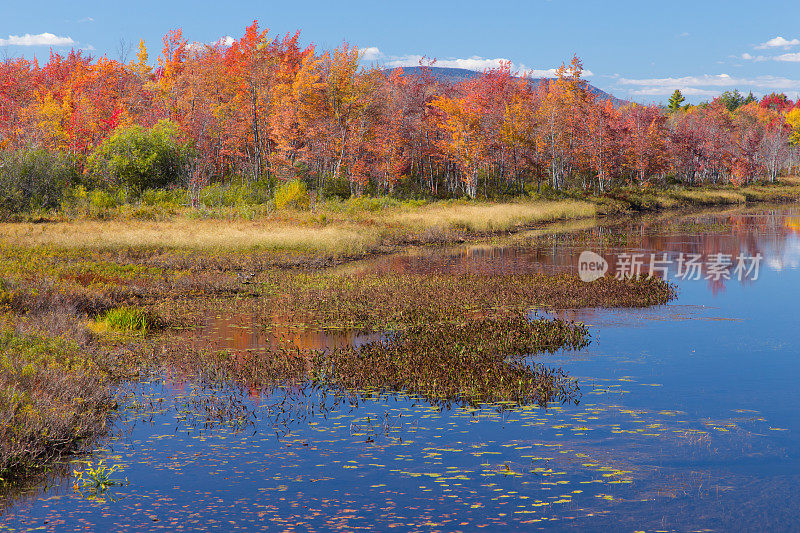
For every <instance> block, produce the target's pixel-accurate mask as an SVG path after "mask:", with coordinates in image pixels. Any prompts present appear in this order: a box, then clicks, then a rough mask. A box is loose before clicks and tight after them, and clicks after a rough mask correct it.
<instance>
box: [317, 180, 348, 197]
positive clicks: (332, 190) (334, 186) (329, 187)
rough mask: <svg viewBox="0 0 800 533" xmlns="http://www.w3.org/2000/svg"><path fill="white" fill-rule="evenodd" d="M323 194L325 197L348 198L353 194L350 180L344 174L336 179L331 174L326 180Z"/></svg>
mask: <svg viewBox="0 0 800 533" xmlns="http://www.w3.org/2000/svg"><path fill="white" fill-rule="evenodd" d="M322 196H323V197H324V198H341V199H342V200H346V199H347V198H350V196H351V192H350V182H349V181H348V180H347V178H346V177H343V176H340V177H338V178H335V179H334V177H333V176H329V177H328V179H327V180H325V185H324V186H323V187H322Z"/></svg>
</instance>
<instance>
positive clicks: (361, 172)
mask: <svg viewBox="0 0 800 533" xmlns="http://www.w3.org/2000/svg"><path fill="white" fill-rule="evenodd" d="M361 57H362V56H361V54H360V52H359V50H358V49H357V48H355V47H353V46H350V45H348V44H346V43H343V44H342V45H341V46H339V47H337V48H336V49H335V50H332V51H325V52H321V53H318V52H317V50H316V49H315V48H314V47H313V46H305V47H304V46H302V45H301V44H300V41H299V33H295V34H287V35H285V36H270V35H269V34H268V32H267V30H265V29H261V28H259V25H258V23H257V22H254V23H253V24H252V25H251V26H249V27H248V28H246V30H245V32H244V35H243V36H241V38H239V39H236V40H234V41H233V42H232V43H225V42H218V43H214V44H209V45H198V44H197V43H190V42H189V41H188V40H187V39H185V38H184V37H183V35H182V32H181V31H180V30H175V31H171V32H170V33H168V34H167V35H166V36H165V37H164V39H163V48H162V50H161V53H160V55H159V56H158V58H157V61H156V62H155V64H151V63H150V61H149V60H150V57H149V53H148V50H147V49H146V47H145V45H144V42H143V41H142V42H140V44H139V50H138V54H137V55H136V58H135V59H133V60H132V61H130V62H127V63H125V62H123V61H117V60H112V59H109V58H107V57H100V58H96V59H94V58H91V57H89V56H86V55H84V54H82V53H81V52H77V51H72V52H70V53H69V54H67V55H63V56H62V55H59V54H57V53H55V52H52V51H51V53H50V57H49V60H48V62H47V63H46V64H44V65H40V64H39V62H38V61H37V60H35V59H34V60H33V61H29V60H26V59H23V58H16V59H15V58H7V59H6V60H4V61H3V62H2V63H0V158H2V162H0V175H2V172H3V170H2V169H3V167H6V168H11V167H14V164H13V162H15V161H16V162H19V161H23V162H24V161H28V164H29V166H30V165H31V164H32V165H34V166H35V165H36V164H40V162H41V160H42V159H43V158H44V159H45V160H48V161H50V160H55V161H56V162H57V163H58V165H62V166H63V162H64V160H65V158H66V160H68V161H69V162H71V164H72V165H73V166H74V168H75V177H74V179H76V180H79V181H80V180H83V181H85V182H86V183H90V184H92V185H93V186H98V187H103V186H120V185H122V186H127V187H132V188H138V189H143V188H147V187H165V186H171V185H172V186H176V185H177V186H184V187H187V188H188V189H189V190H190V191H198V190H200V189H201V188H202V187H204V186H205V185H207V184H209V183H212V182H221V181H225V180H229V179H233V178H234V177H238V178H241V179H244V180H246V181H247V182H249V183H261V184H267V185H268V186H269V187H273V186H274V185H275V184H278V183H281V182H286V181H289V180H293V179H298V180H302V181H304V182H305V183H306V184H307V185H308V187H309V188H311V189H312V190H315V191H319V192H320V193H323V192H325V193H327V194H337V195H350V194H354V195H360V194H365V193H369V194H392V193H395V194H405V195H416V196H433V197H446V196H463V195H466V196H469V197H478V196H491V197H496V196H498V195H503V194H520V193H525V192H531V191H534V190H536V191H541V189H542V188H543V187H545V188H548V189H556V190H564V189H582V190H584V191H588V192H595V193H603V192H606V191H608V190H609V189H611V188H613V187H617V186H631V185H640V186H645V185H647V186H650V185H665V184H670V183H683V184H687V185H702V184H723V183H733V184H747V183H750V182H753V181H755V180H767V181H775V180H776V179H777V177H778V176H779V175H780V174H781V173H782V172H787V171H791V169H792V167H793V165H794V164H795V163H796V159H797V148H796V147H797V145H798V142H800V102H798V103H794V102H792V101H791V100H789V99H788V98H787V97H786V96H785V95H780V94H772V95H769V96H766V97H764V98H762V99H761V100H758V99H756V98H755V97H753V96H752V94H751V95H749V96H748V97H743V96H742V95H740V94H739V93H738V92H735V93H730V92H728V93H724V94H723V95H721V96H720V97H719V98H717V99H715V100H713V101H711V102H708V103H705V104H701V105H697V106H687V105H684V99H683V96H682V95H681V94H680V92H679V91H676V93H675V94H673V96H672V97H671V98H670V100H669V101H668V103H667V105H662V106H658V105H638V104H634V103H629V104H625V105H622V106H618V107H615V106H614V105H613V104H612V102H611V101H609V100H606V99H603V98H600V97H597V96H596V95H595V94H593V93H592V91H591V90H590V89H589V87H588V84H587V83H586V81H585V80H584V79H583V77H582V74H583V66H582V64H581V61H580V60H579V59H578V58H577V57H574V58H573V59H572V60H571V62H569V63H568V64H564V65H562V66H561V68H559V69H558V70H557V72H556V76H555V78H554V79H552V80H546V81H544V82H542V83H534V82H533V81H532V80H529V79H528V78H526V77H525V76H518V75H517V73H515V72H512V70H511V66H510V64H503V65H501V66H499V67H498V68H496V69H491V70H487V71H485V72H484V73H483V74H482V75H481V76H479V77H476V78H474V79H470V80H466V81H462V82H459V83H448V82H446V81H442V80H437V79H436V77H435V76H434V74H433V73H432V72H431V70H430V69H429V68H426V67H424V66H423V68H422V69H415V73H414V74H406V73H405V72H404V71H403V69H393V70H382V69H380V68H378V67H369V68H365V67H363V66H362V62H361ZM31 151H36V153H37V154H39V155H38V156H37V157H35V158H33V163H31V162H30V161H31V156H30V153H31ZM42 153H45V154H49V155H47V156H44V155H42ZM20 154H22V155H20ZM48 157H49V158H50V159H48ZM37 158H38V159H37ZM54 158H55V159H54ZM37 161H38V162H39V163H37ZM51 162H52V161H51ZM15 168H16V167H15ZM26 168H27V167H26ZM59 168H61V167H60V166H59ZM18 173H19V172H18ZM23 174H24V172H23ZM63 174H64V173H63V172H61V174H59V176H60V175H63ZM67 174H69V173H67ZM26 175H27V176H29V179H28V181H30V182H31V183H27V182H26V183H27V185H26V187H27V189H25V190H27V191H28V192H30V190H36V189H37V187H40V188H41V187H42V186H43V185H42V184H39V183H35V182H36V180H47V179H50V178H48V177H47V176H46V175H45V174H42V173H38V174H37V173H35V172H34V173H32V174H31V173H28V174H26ZM30 176H33V177H32V178H30ZM68 178H69V176H68ZM65 179H67V178H65ZM69 179H72V178H69ZM69 179H68V181H69ZM6 181H8V180H6ZM1 182H2V177H1V176H0V183H1ZM20 194H24V191H23V193H20Z"/></svg>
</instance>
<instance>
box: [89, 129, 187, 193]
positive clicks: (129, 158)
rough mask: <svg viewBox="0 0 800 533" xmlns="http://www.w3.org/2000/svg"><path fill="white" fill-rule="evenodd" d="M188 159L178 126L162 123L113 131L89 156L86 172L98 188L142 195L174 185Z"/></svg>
mask: <svg viewBox="0 0 800 533" xmlns="http://www.w3.org/2000/svg"><path fill="white" fill-rule="evenodd" d="M189 155H190V154H189V148H188V147H187V145H186V144H184V143H182V142H181V140H180V132H179V130H178V126H177V125H176V124H175V123H173V122H170V121H168V120H162V121H160V122H159V123H158V124H156V125H155V126H153V127H152V128H150V129H146V128H143V127H142V126H139V125H134V126H127V127H121V128H118V129H117V130H115V131H114V133H112V134H111V136H110V137H108V138H107V139H106V140H105V141H103V143H102V144H101V145H100V146H99V147H98V148H97V149H96V150H95V151H94V152H93V153H92V155H91V156H89V159H88V161H87V171H88V172H89V174H90V176H91V177H92V178H93V179H94V180H97V182H98V183H99V184H102V185H106V186H108V185H111V186H124V187H128V188H130V189H133V190H134V191H143V190H144V189H147V188H160V187H165V186H167V185H170V184H173V183H176V182H177V181H178V180H179V179H180V178H181V176H182V175H183V172H184V167H185V164H186V161H187V160H188V158H189Z"/></svg>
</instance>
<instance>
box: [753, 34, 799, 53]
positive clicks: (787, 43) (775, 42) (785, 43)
mask: <svg viewBox="0 0 800 533" xmlns="http://www.w3.org/2000/svg"><path fill="white" fill-rule="evenodd" d="M798 44H800V40H798V39H792V40H788V39H784V38H783V37H781V36H780V35H779V36H777V37H774V38H772V39H770V40H769V41H767V42H765V43H761V44H760V45H758V46H756V49H758V50H766V49H768V48H789V47H791V46H797V45H798Z"/></svg>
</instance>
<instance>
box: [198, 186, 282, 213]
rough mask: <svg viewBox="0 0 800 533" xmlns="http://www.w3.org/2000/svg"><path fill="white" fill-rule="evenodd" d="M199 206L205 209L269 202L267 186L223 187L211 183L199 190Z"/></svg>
mask: <svg viewBox="0 0 800 533" xmlns="http://www.w3.org/2000/svg"><path fill="white" fill-rule="evenodd" d="M199 197H200V204H201V205H204V206H206V207H238V206H243V205H259V204H266V203H268V202H269V197H270V194H269V184H267V183H264V182H256V183H253V184H246V183H238V184H236V183H230V184H227V185H223V184H220V183H213V184H211V185H209V186H207V187H203V188H202V189H201V190H200V194H199Z"/></svg>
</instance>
